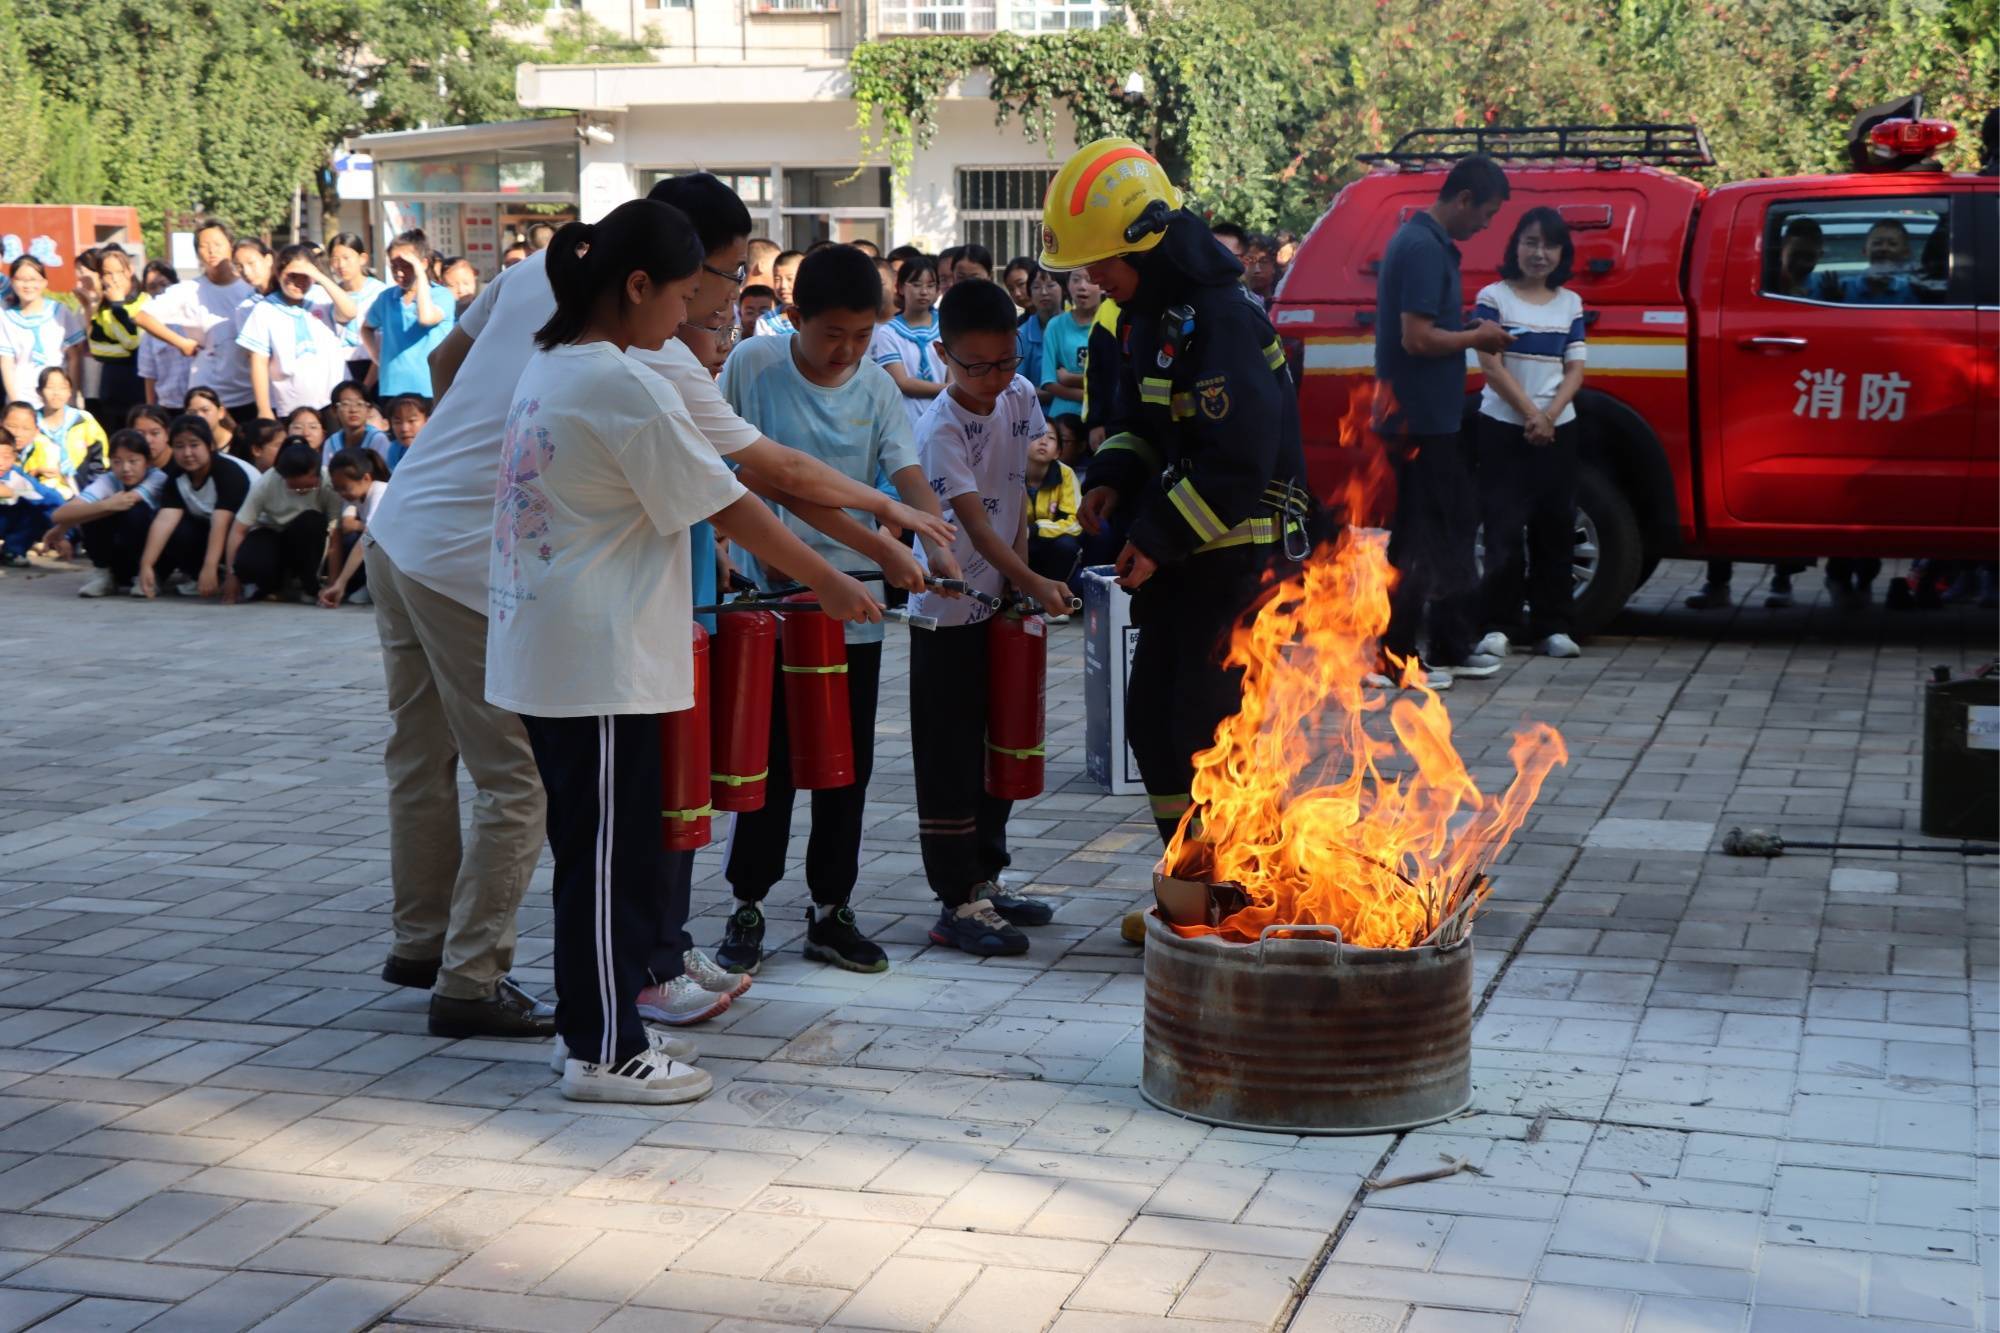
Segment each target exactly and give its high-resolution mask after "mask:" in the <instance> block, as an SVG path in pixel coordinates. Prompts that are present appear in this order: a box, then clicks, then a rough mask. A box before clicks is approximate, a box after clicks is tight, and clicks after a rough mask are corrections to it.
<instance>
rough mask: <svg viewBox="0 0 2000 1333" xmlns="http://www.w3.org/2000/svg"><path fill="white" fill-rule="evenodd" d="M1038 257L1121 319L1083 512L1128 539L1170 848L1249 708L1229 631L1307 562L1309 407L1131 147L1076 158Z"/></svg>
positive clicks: (1219, 268) (1143, 680)
mask: <svg viewBox="0 0 2000 1333" xmlns="http://www.w3.org/2000/svg"><path fill="white" fill-rule="evenodd" d="M1042 264H1043V265H1044V267H1047V268H1050V269H1056V270H1065V269H1076V268H1083V269H1088V270H1089V273H1090V277H1091V280H1092V281H1093V282H1095V283H1097V284H1098V285H1099V286H1101V287H1103V288H1104V290H1105V294H1106V295H1107V296H1109V297H1111V298H1112V299H1114V300H1116V301H1117V302H1118V303H1119V306H1120V308H1121V309H1120V314H1119V318H1118V334H1117V341H1118V353H1119V368H1118V376H1117V380H1116V383H1115V386H1114V401H1113V402H1112V403H1111V404H1110V405H1109V407H1108V410H1106V412H1105V414H1104V423H1105V429H1106V437H1105V440H1104V443H1103V444H1102V445H1101V446H1100V447H1099V449H1098V451H1097V453H1096V455H1095V456H1093V457H1092V458H1091V460H1090V466H1089V471H1088V474H1087V477H1086V479H1085V481H1084V497H1083V506H1082V514H1081V517H1082V520H1083V523H1084V526H1085V527H1086V528H1089V529H1090V530H1091V531H1093V532H1095V531H1098V530H1100V529H1101V528H1102V527H1103V526H1104V525H1105V524H1106V523H1107V522H1116V523H1119V524H1120V525H1121V526H1123V527H1124V529H1125V532H1126V543H1125V547H1124V549H1123V550H1122V551H1121V552H1120V553H1119V555H1118V560H1117V569H1118V575H1119V578H1118V581H1119V583H1120V584H1121V585H1123V586H1124V587H1126V588H1128V589H1130V590H1132V593H1133V601H1132V620H1133V623H1134V624H1135V625H1137V626H1138V627H1139V642H1138V646H1137V648H1136V649H1135V651H1134V654H1133V659H1132V670H1131V676H1130V685H1129V690H1128V693H1127V696H1126V704H1125V713H1126V719H1127V721H1126V734H1127V736H1128V737H1129V738H1130V740H1131V744H1132V753H1133V756H1134V757H1135V758H1137V760H1138V761H1139V772H1140V774H1141V776H1142V777H1143V778H1144V779H1145V783H1146V794H1147V797H1148V799H1149V800H1150V801H1151V803H1152V807H1153V818H1154V820H1155V821H1156V822H1157V824H1158V825H1159V829H1160V837H1161V839H1162V840H1163V841H1164V840H1166V839H1169V838H1171V837H1172V836H1173V833H1174V829H1175V827H1176V826H1177V825H1178V824H1179V823H1180V821H1181V818H1182V816H1183V815H1184V814H1186V812H1187V810H1188V807H1189V804H1190V798H1189V794H1188V788H1189V785H1190V782H1191V779H1192V778H1193V775H1194V755H1195V754H1196V752H1198V751H1200V750H1205V749H1207V748H1208V747H1209V746H1210V745H1212V744H1213V743H1214V741H1215V729H1216V726H1217V725H1218V724H1219V723H1220V722H1222V720H1223V719H1224V718H1227V717H1229V716H1231V715H1233V714H1234V713H1235V712H1236V711H1237V709H1238V707H1239V706H1240V703H1241V691H1242V673H1241V672H1240V671H1232V670H1225V669H1224V668H1223V666H1222V658H1223V655H1224V653H1226V652H1227V650H1228V647H1229V639H1230V632H1231V630H1232V629H1233V627H1234V626H1235V625H1236V624H1237V622H1238V621H1239V620H1241V619H1242V618H1243V617H1244V615H1245V613H1246V612H1248V611H1249V610H1251V609H1252V607H1254V606H1255V605H1256V604H1257V602H1258V600H1259V596H1260V594H1261V593H1262V591H1263V590H1264V589H1265V588H1266V587H1267V586H1268V585H1269V584H1270V583H1271V581H1272V575H1273V573H1274V572H1276V571H1277V570H1278V568H1279V567H1280V566H1281V565H1284V564H1286V563H1287V562H1288V561H1298V560H1302V559H1303V558H1304V557H1305V555H1306V553H1307V549H1308V543H1309V541H1310V539H1311V536H1312V532H1311V526H1312V523H1313V516H1314V507H1313V502H1312V500H1311V498H1310V495H1309V493H1308V492H1307V491H1306V489H1305V463H1304V457H1303V455H1302V454H1301V452H1300V448H1299V414H1298V400H1297V396H1296V395H1295V393H1294V392H1293V389H1292V384H1291V375H1290V372H1289V370H1288V369H1287V368H1286V365H1285V358H1284V351H1283V348H1282V346H1281V344H1280V343H1279V341H1278V338H1277V335H1276V334H1275V333H1274V332H1273V331H1272V328H1271V322H1270V320H1269V319H1268V318H1267V317H1266V315H1265V313H1264V310H1263V307H1262V306H1261V305H1259V304H1258V302H1257V301H1256V299H1255V298H1254V297H1252V296H1251V295H1250V294H1249V292H1247V291H1246V290H1244V288H1243V285H1242V275H1243V267H1242V265H1241V264H1239V263H1238V262H1237V261H1236V259H1235V258H1234V257H1233V256H1231V255H1230V253H1229V252H1228V251H1227V250H1225V249H1223V247H1222V244H1221V243H1220V242H1219V241H1217V240H1216V239H1215V237H1214V235H1213V234H1212V233H1211V232H1210V231H1209V229H1208V226H1207V224H1206V223H1204V222H1202V221H1201V220H1200V219H1199V218H1196V217H1193V216H1191V215H1189V214H1187V213H1185V212H1183V211H1182V210H1181V202H1180V193H1179V191H1177V190H1176V189H1175V188H1174V187H1173V185H1172V184H1171V183H1169V182H1168V180H1167V178H1166V174H1165V172H1163V171H1162V170H1161V168H1160V164H1159V163H1158V162H1156V161H1155V160H1154V159H1153V158H1152V156H1151V155H1150V154H1148V153H1147V152H1146V151H1145V150H1144V149H1142V148H1140V147H1139V146H1138V145H1137V144H1135V143H1133V142H1132V141H1130V140H1129V139H1102V140H1099V141H1098V142H1096V143H1093V144H1091V145H1089V146H1088V147H1085V148H1082V149H1080V150H1078V152H1077V153H1076V155H1075V156H1074V157H1072V158H1070V160H1069V161H1068V163H1067V164H1065V165H1064V167H1063V169H1062V171H1061V172H1060V173H1059V174H1058V175H1057V176H1056V178H1055V180H1054V182H1053V183H1052V184H1051V185H1050V187H1049V193H1048V198H1047V200H1046V201H1045V202H1044V204H1043V206H1042Z"/></svg>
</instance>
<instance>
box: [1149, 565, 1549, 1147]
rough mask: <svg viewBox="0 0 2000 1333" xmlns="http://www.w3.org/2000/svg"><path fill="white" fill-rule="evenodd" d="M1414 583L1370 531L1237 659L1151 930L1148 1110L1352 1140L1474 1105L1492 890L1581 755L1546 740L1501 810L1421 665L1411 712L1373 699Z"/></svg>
mask: <svg viewBox="0 0 2000 1333" xmlns="http://www.w3.org/2000/svg"><path fill="white" fill-rule="evenodd" d="M1394 577H1395V575H1394V571H1393V570H1392V569H1391V567H1390V565H1389V562H1388V556H1387V539H1386V537H1384V536H1383V535H1382V534H1380V533H1374V532H1367V531H1362V530H1349V532H1348V533H1347V535H1346V536H1345V538H1344V539H1343V540H1342V541H1340V542H1338V543H1336V544H1333V545H1331V546H1328V547H1324V548H1322V549H1321V550H1320V551H1318V552H1316V553H1315V554H1314V555H1313V556H1312V557H1311V558H1310V559H1309V560H1308V561H1307V562H1306V563H1305V564H1304V566H1302V567H1301V569H1300V570H1299V572H1298V573H1297V574H1295V575H1294V576H1293V577H1291V578H1290V579H1288V580H1286V581H1285V582H1283V583H1281V584H1280V585H1278V586H1277V587H1276V588H1275V589H1274V590H1273V591H1272V592H1271V594H1270V595H1269V597H1268V599H1267V600H1266V601H1265V603H1264V604H1263V606H1262V608H1261V609H1260V610H1259V611H1258V613H1257V614H1256V616H1255V618H1254V620H1252V622H1251V623H1249V624H1248V625H1246V626H1243V627H1240V628H1239V629H1238V630H1237V632H1236V634H1235V636H1234V640H1233V642H1232V643H1231V645H1230V649H1229V661H1230V663H1231V664H1232V665H1236V666H1240V667H1241V668H1243V671H1244V682H1243V704H1242V709H1241V711H1240V712H1238V713H1237V714H1236V716H1234V717H1232V718H1229V719H1228V720H1226V721H1225V722H1223V723H1222V725H1221V726H1220V727H1218V728H1217V731H1216V738H1215V744H1214V746H1213V747H1211V748H1210V749H1208V750H1206V751H1203V752H1202V753H1201V754H1199V755H1197V756H1196V758H1195V776H1194V784H1193V788H1192V791H1191V795H1192V797H1193V805H1192V808H1191V809H1190V810H1189V812H1188V814H1187V816H1186V817H1185V818H1183V820H1182V822H1181V826H1180V828H1179V830H1178V831H1177V832H1176V834H1175V836H1174V838H1173V839H1172V841H1171V842H1170V843H1169V844H1168V847H1167V850H1166V854H1165V856H1164V857H1163V858H1162V861H1161V867H1160V874H1159V875H1157V876H1156V885H1155V886H1156V891H1157V896H1158V898H1159V903H1160V911H1159V912H1157V913H1155V914H1154V915H1153V916H1152V917H1151V918H1150V919H1149V920H1148V922H1147V946H1146V1035H1145V1074H1144V1079H1143V1082H1142V1091H1143V1092H1144V1093H1145V1095H1146V1096H1147V1097H1148V1098H1149V1099H1150V1100H1152V1101H1154V1102H1155V1103H1156V1104H1159V1105H1161V1106H1163V1107H1166V1108H1167V1109H1170V1110H1175V1111H1179V1112H1182V1113H1185V1114H1188V1115H1192V1116H1195V1117H1197V1118H1200V1119H1204V1120H1210V1121H1214V1122H1216V1123H1224V1124H1233V1125H1239V1126H1243V1127H1246V1128H1269V1129H1284V1130H1288V1131H1290V1132H1294V1133H1298V1132H1333V1133H1339V1132H1366V1131H1379V1130H1384V1129H1391V1128H1398V1127H1403V1126H1407V1125H1412V1124H1422V1123H1426V1122H1428V1121H1432V1120H1436V1119H1440V1118H1442V1117H1444V1116H1447V1115H1451V1114H1453V1113H1455V1112H1456V1111H1458V1110H1460V1109H1462V1108H1463V1107H1464V1106H1465V1105H1466V1103H1467V1102H1468V1101H1469V1100H1470V1096H1471V979H1472V947H1471V930H1472V923H1473V918H1474V916H1475V914H1476V913H1477V912H1478V910H1479V906H1480V904H1481V902H1482V901H1483V900H1484V898H1485V896H1486V893H1487V887H1488V885H1487V881H1486V878H1485V875H1484V873H1483V872H1484V870H1485V868H1486V867H1487V866H1488V865H1490V864H1491V863H1492V861H1493V858H1494V857H1495V856H1496V855H1497V854H1498V853H1499V852H1500V850H1501V849H1502V848H1503V847H1504V846H1505V845H1506V843H1507V840H1508V839H1509V838H1510V837H1512V836H1513V835H1514V833H1515V832H1516V831H1517V830H1518V829H1519V828H1520V827H1521V823H1522V821H1523V819H1525V818H1526V816H1527V813H1528V810H1529V808H1530V807H1531V806H1532V805H1533V804H1534V801H1535V798H1536V796H1537V794H1538V793H1539V792H1540V791H1541V787H1542V783H1543V781H1544V780H1545V779H1546V778H1547V776H1548V774H1549V771H1550V770H1551V769H1552V768H1553V767H1555V765H1557V764H1560V763H1565V762H1567V760H1568V753H1567V751H1566V749H1565V748H1564V745H1563V741H1562V737H1561V736H1560V735H1558V734H1557V732H1556V731H1555V730H1554V729H1553V728H1552V727H1549V726H1546V725H1544V724H1541V723H1529V724H1527V725H1525V726H1523V727H1522V728H1521V729H1520V730H1519V731H1517V732H1516V733H1515V735H1514V738H1513V742H1512V745H1511V747H1510V752H1509V753H1510V757H1511V759H1512V762H1513V768H1514V777H1513V780H1512V781H1511V782H1510V783H1509V784H1508V785H1507V787H1506V789H1505V790H1504V791H1501V792H1499V793H1498V794H1497V795H1496V794H1489V793H1488V792H1485V791H1482V790H1481V788H1480V786H1479V783H1478V782H1477V781H1476V780H1475V779H1474V777H1473V775H1472V773H1471V772H1470V770H1469V769H1468V768H1467V766H1466V764H1465V761H1464V760H1463V759H1462V758H1461V757H1460V755H1459V753H1458V751H1457V749H1456V748H1454V746H1453V744H1452V728H1451V718H1450V716H1449V715H1448V714H1447V713H1446V711H1445V707H1444V704H1443V701H1442V700H1440V699H1439V698H1438V696H1437V695H1436V694H1435V693H1433V692H1432V691H1431V690H1429V689H1428V688H1426V687H1425V686H1423V685H1422V684H1421V680H1422V677H1421V674H1420V672H1419V670H1418V667H1417V664H1416V662H1414V661H1411V662H1408V663H1404V664H1402V670H1403V672H1404V679H1405V682H1406V684H1407V685H1408V686H1409V687H1410V688H1408V689H1406V690H1404V691H1402V692H1397V691H1391V690H1382V689H1374V688H1369V687H1368V686H1367V685H1366V684H1365V683H1364V681H1365V678H1366V677H1367V675H1368V674H1369V673H1370V672H1371V671H1373V670H1374V669H1375V667H1376V655H1377V646H1378V642H1379V640H1380V638H1381V635H1382V632H1383V630H1384V629H1386V628H1387V626H1388V622H1389V590H1390V587H1391V584H1392V582H1393V580H1394ZM1371 724H1373V725H1372V726H1371Z"/></svg>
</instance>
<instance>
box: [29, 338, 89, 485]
mask: <svg viewBox="0 0 2000 1333" xmlns="http://www.w3.org/2000/svg"><path fill="white" fill-rule="evenodd" d="M36 387H37V388H38V389H39V390H40V392H41V399H42V410H41V411H40V412H39V413H38V414H37V415H36V418H35V430H36V439H35V447H34V448H33V449H31V450H29V451H28V456H27V457H26V458H24V459H23V460H21V466H22V467H23V468H24V469H26V471H27V473H28V475H29V476H31V477H35V478H37V479H39V480H41V481H44V482H47V483H48V484H49V485H50V486H53V487H54V488H55V489H56V490H57V492H59V493H60V494H61V495H62V496H63V497H64V498H68V497H70V496H73V495H75V494H76V493H77V489H78V488H79V487H82V486H87V485H89V484H90V482H91V481H92V480H93V479H95V478H96V477H97V476H98V475H99V474H100V473H102V472H103V471H104V469H105V468H106V467H107V466H109V465H110V462H111V449H110V444H109V442H108V441H107V440H106V438H105V435H104V427H103V426H101V425H99V424H98V421H97V418H96V417H94V416H92V415H91V414H90V413H89V412H86V411H85V410H84V409H83V407H82V405H80V404H79V403H78V402H77V401H76V391H75V389H74V388H73V387H72V385H71V383H70V378H69V375H68V373H67V372H66V371H64V370H63V369H62V367H60V366H49V367H47V368H46V369H44V370H43V371H42V373H41V376H40V377H39V378H38V379H37V380H36Z"/></svg>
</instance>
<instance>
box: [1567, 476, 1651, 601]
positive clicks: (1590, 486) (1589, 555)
mask: <svg viewBox="0 0 2000 1333" xmlns="http://www.w3.org/2000/svg"><path fill="white" fill-rule="evenodd" d="M1644 560H1645V549H1644V542H1643V540H1642V539H1641V537H1640V533H1639V518H1638V515H1636V514H1635V513H1633V512H1632V503H1631V501H1629V500H1627V499H1626V498H1625V495H1624V493H1623V492H1622V491H1620V490H1619V489H1618V486H1617V483H1615V482H1613V481H1612V480H1611V478H1610V477H1608V476H1606V475H1605V474H1604V473H1603V472H1601V471H1599V470H1598V469H1597V468H1594V467H1591V466H1590V465H1588V464H1585V465H1584V467H1583V469H1582V471H1581V472H1579V473H1578V475H1577V482H1576V556H1575V563H1574V570H1575V576H1576V582H1575V599H1576V600H1575V605H1574V606H1573V608H1572V610H1571V614H1572V616H1573V617H1574V618H1575V622H1576V628H1577V630H1578V631H1579V632H1580V633H1584V634H1591V633H1594V632H1596V631H1597V630H1600V629H1603V628H1604V627H1605V626H1606V625H1609V624H1610V623H1611V621H1612V620H1613V619H1614V618H1615V617H1616V616H1617V615H1618V613H1619V612H1620V611H1622V610H1623V609H1624V608H1625V602H1626V600H1627V599H1628V598H1630V597H1631V596H1632V592H1633V590H1634V589H1636V588H1637V587H1638V586H1639V583H1640V581H1641V574H1640V569H1641V566H1642V564H1643V563H1644Z"/></svg>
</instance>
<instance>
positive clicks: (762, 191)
mask: <svg viewBox="0 0 2000 1333" xmlns="http://www.w3.org/2000/svg"><path fill="white" fill-rule="evenodd" d="M668 3H672V0H668ZM690 171H709V172H711V174H713V175H714V177H715V178H716V179H717V180H719V181H721V182H722V183H723V184H724V185H727V186H728V187H729V188H730V189H732V190H734V191H736V197H737V198H739V199H741V200H742V201H743V206H744V207H745V208H747V209H749V210H750V234H751V235H752V236H775V235H776V232H774V231H773V230H772V226H773V223H772V212H771V173H770V171H769V169H768V168H766V169H753V168H749V167H720V168H709V167H653V168H646V169H641V170H640V172H639V193H640V194H642V195H643V194H645V193H646V192H647V191H649V190H651V189H652V188H653V187H654V186H655V185H658V184H659V183H660V182H661V181H663V180H666V179H667V178H668V177H670V176H685V175H686V174H687V173H688V172H690Z"/></svg>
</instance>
